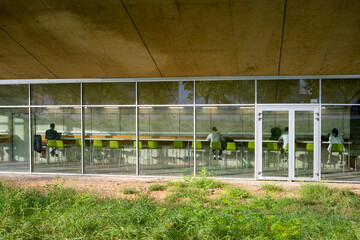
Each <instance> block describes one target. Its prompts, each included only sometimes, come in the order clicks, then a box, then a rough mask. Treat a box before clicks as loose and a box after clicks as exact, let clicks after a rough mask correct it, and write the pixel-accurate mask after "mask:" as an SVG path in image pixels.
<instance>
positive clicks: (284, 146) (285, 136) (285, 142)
mask: <svg viewBox="0 0 360 240" xmlns="http://www.w3.org/2000/svg"><path fill="white" fill-rule="evenodd" d="M278 141H282V142H283V144H282V146H281V152H282V153H284V159H285V161H287V155H286V150H288V149H287V148H288V144H289V128H288V127H286V128H285V129H284V132H283V133H282V134H281V136H280V137H279V139H278Z"/></svg>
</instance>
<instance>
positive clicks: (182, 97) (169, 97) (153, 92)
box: [138, 81, 194, 104]
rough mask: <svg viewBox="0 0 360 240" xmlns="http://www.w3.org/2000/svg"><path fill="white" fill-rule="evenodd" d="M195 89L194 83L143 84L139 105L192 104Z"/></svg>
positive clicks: (140, 89) (140, 85) (140, 87)
mask: <svg viewBox="0 0 360 240" xmlns="http://www.w3.org/2000/svg"><path fill="white" fill-rule="evenodd" d="M193 89H194V83H193V82H192V81H185V82H141V83H139V84H138V91H139V104H192V103H193Z"/></svg>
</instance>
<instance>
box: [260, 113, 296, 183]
mask: <svg viewBox="0 0 360 240" xmlns="http://www.w3.org/2000/svg"><path fill="white" fill-rule="evenodd" d="M262 117H263V122H262V150H263V156H262V168H263V172H262V175H263V176H270V177H288V175H289V174H288V151H287V149H288V148H287V146H288V143H289V135H288V132H289V131H286V130H288V126H289V112H288V111H263V113H262ZM279 141H281V142H279Z"/></svg>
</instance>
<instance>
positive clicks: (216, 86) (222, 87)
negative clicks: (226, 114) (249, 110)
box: [196, 80, 255, 104]
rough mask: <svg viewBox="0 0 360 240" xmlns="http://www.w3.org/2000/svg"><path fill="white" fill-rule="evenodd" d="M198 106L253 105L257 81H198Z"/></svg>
mask: <svg viewBox="0 0 360 240" xmlns="http://www.w3.org/2000/svg"><path fill="white" fill-rule="evenodd" d="M196 103H197V104H252V103H255V81H254V80H236V81H198V82H196Z"/></svg>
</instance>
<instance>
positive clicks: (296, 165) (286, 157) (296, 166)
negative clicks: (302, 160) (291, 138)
mask: <svg viewBox="0 0 360 240" xmlns="http://www.w3.org/2000/svg"><path fill="white" fill-rule="evenodd" d="M288 151H289V144H287V145H286V148H285V149H284V155H285V154H286V153H287V152H288ZM296 153H297V144H296V143H295V154H294V156H295V168H296V169H298V164H297V157H296ZM287 159H288V156H286V155H285V157H284V162H283V165H284V170H285V161H287Z"/></svg>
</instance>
